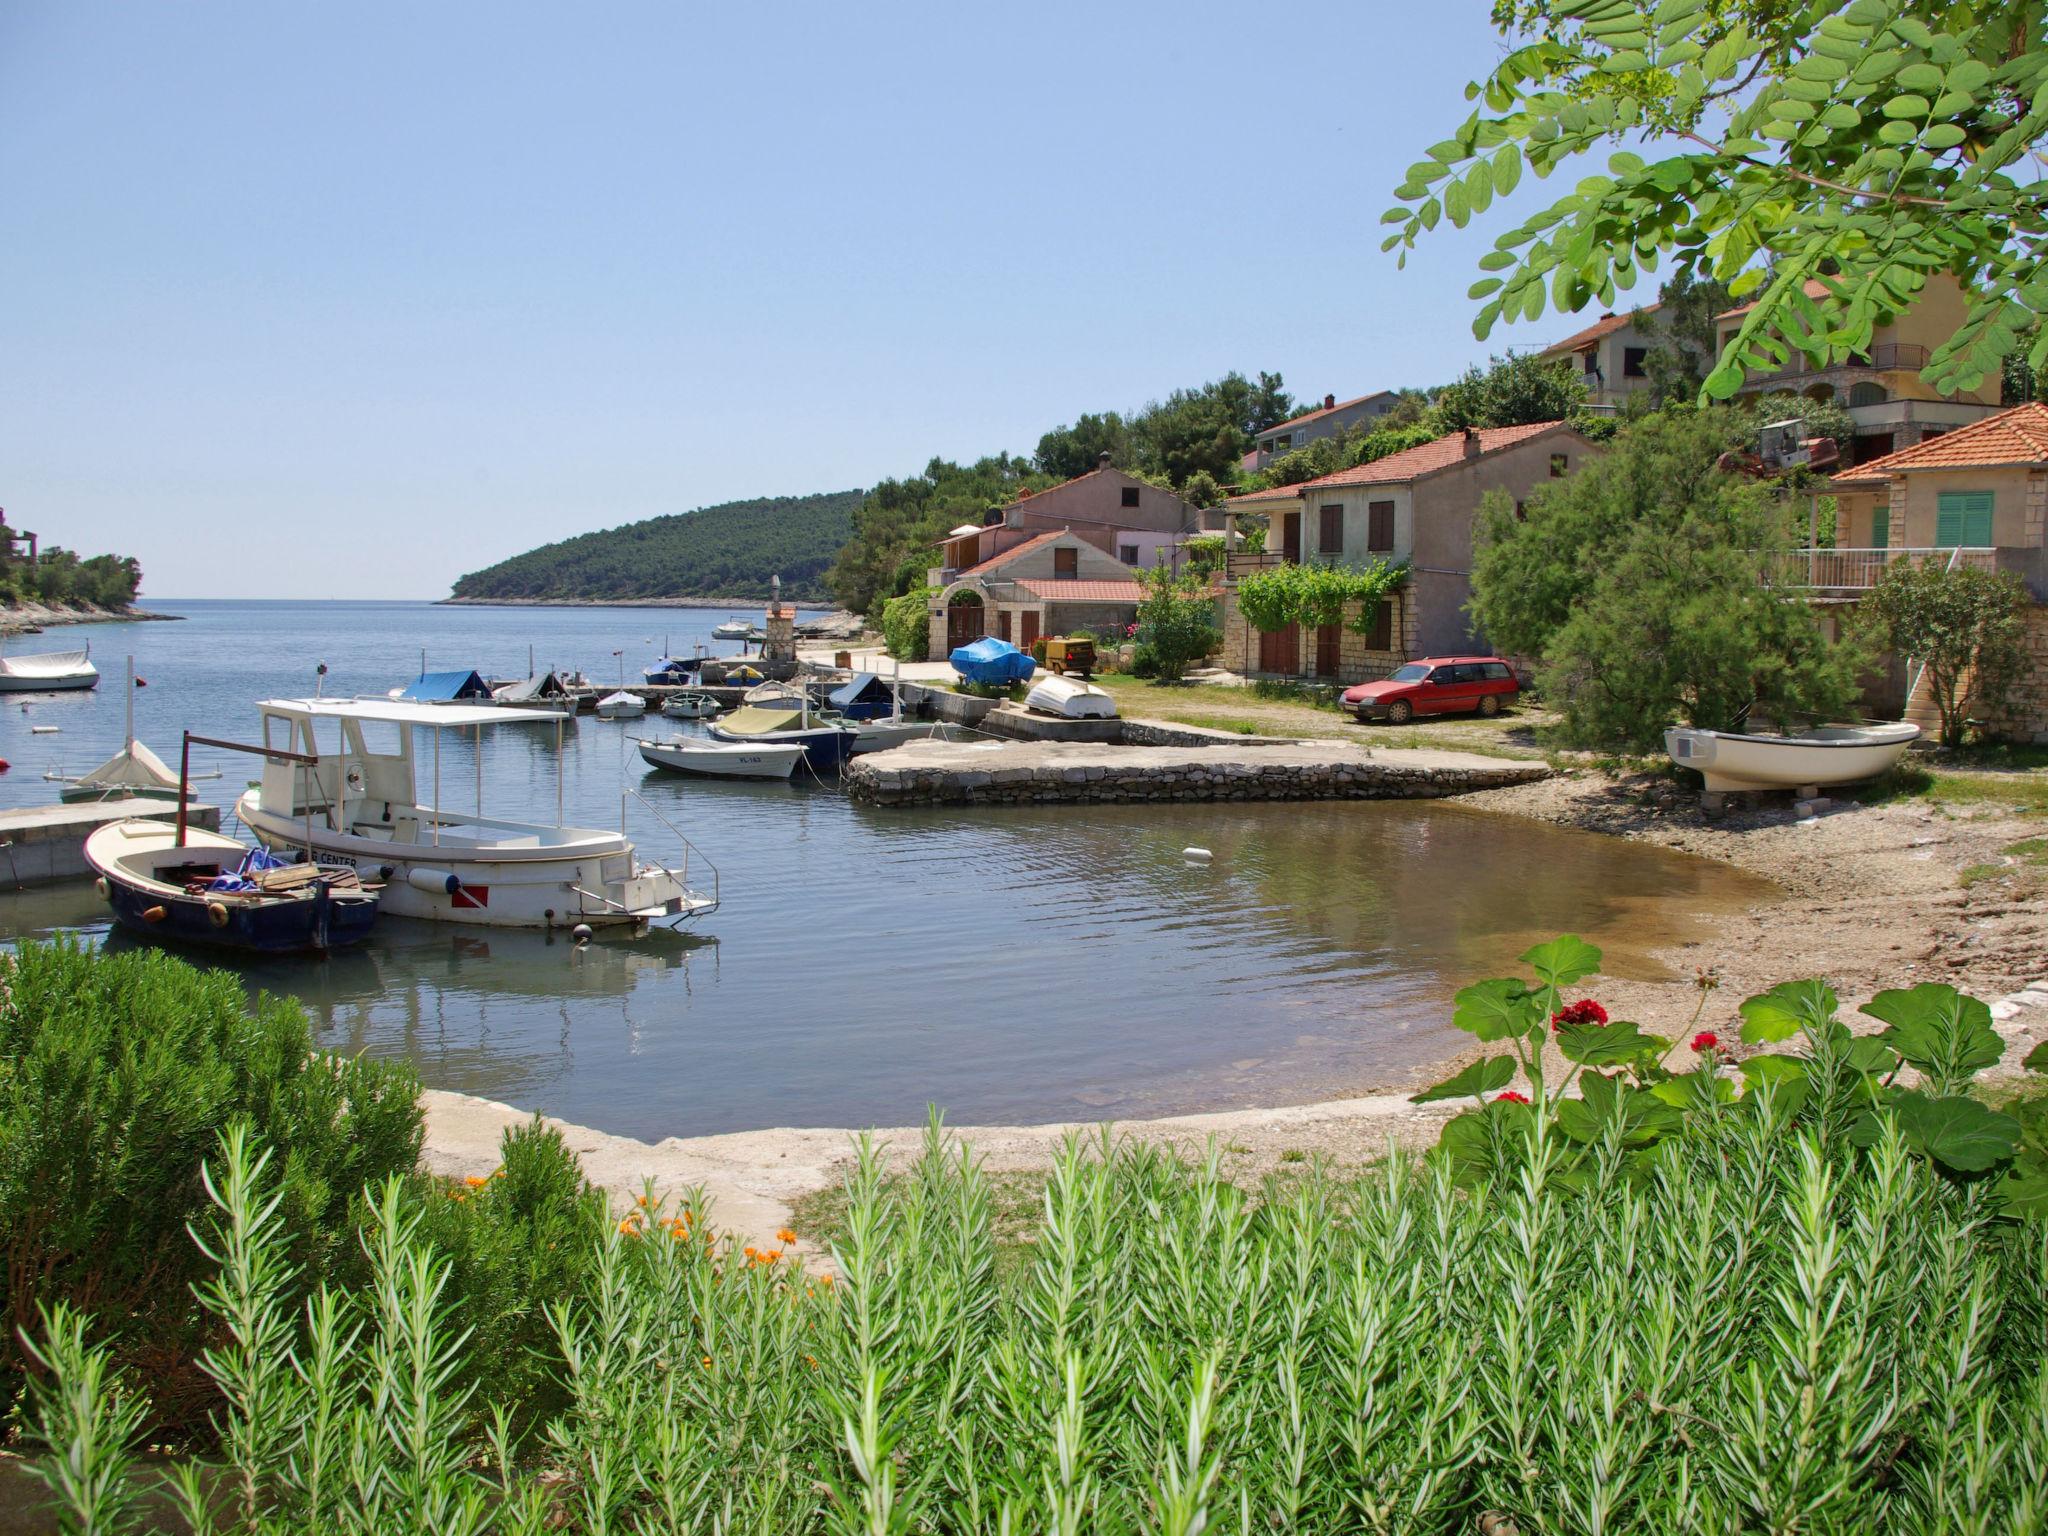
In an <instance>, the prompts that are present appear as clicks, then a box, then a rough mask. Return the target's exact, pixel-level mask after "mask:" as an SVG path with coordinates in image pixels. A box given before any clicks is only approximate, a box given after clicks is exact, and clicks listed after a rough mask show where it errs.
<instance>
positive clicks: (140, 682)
mask: <svg viewBox="0 0 2048 1536" xmlns="http://www.w3.org/2000/svg"><path fill="white" fill-rule="evenodd" d="M135 686H136V687H138V688H147V687H148V686H149V679H148V678H146V677H138V678H137V679H135Z"/></svg>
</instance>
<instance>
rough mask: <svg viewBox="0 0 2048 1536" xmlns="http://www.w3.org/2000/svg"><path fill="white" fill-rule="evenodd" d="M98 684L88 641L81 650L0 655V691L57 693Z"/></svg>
mask: <svg viewBox="0 0 2048 1536" xmlns="http://www.w3.org/2000/svg"><path fill="white" fill-rule="evenodd" d="M99 685H100V669H99V668H98V667H96V666H94V665H93V664H92V647H91V646H90V645H88V646H87V647H86V648H85V649H84V650H82V651H41V652H38V653H37V654H35V655H33V656H0V693H57V692H60V691H63V690H66V689H72V688H97V687H99Z"/></svg>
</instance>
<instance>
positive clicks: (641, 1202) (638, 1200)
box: [633, 1195, 647, 1211]
mask: <svg viewBox="0 0 2048 1536" xmlns="http://www.w3.org/2000/svg"><path fill="white" fill-rule="evenodd" d="M633 1203H634V1204H635V1205H637V1206H639V1207H640V1209H641V1210H643V1211H644V1210H646V1209H647V1197H646V1196H645V1195H635V1196H634V1197H633Z"/></svg>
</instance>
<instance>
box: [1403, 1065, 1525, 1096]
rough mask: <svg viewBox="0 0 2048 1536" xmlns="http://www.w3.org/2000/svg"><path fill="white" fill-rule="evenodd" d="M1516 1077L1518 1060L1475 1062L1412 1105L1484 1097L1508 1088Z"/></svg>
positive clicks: (1426, 1092) (1422, 1094)
mask: <svg viewBox="0 0 2048 1536" xmlns="http://www.w3.org/2000/svg"><path fill="white" fill-rule="evenodd" d="M1514 1075H1515V1059H1514V1057H1512V1056H1488V1057H1486V1058H1484V1059H1483V1060H1480V1061H1475V1062H1473V1063H1472V1065H1471V1066H1469V1067H1467V1068H1465V1070H1464V1071H1462V1072H1455V1073H1453V1074H1452V1075H1451V1076H1449V1077H1447V1078H1445V1079H1444V1080H1443V1081H1442V1082H1440V1083H1438V1084H1436V1085H1435V1086H1434V1087H1431V1088H1425V1089H1423V1090H1422V1092H1420V1093H1418V1094H1416V1095H1415V1097H1414V1098H1412V1099H1410V1100H1409V1101H1408V1102H1409V1103H1411V1104H1434V1103H1435V1102H1436V1101H1437V1100H1439V1099H1463V1098H1473V1097H1484V1096H1485V1095H1486V1094H1489V1093H1492V1092H1493V1091H1494V1089H1496V1088H1505V1087H1507V1085H1508V1083H1509V1082H1510V1081H1511V1080H1512V1079H1513V1077H1514Z"/></svg>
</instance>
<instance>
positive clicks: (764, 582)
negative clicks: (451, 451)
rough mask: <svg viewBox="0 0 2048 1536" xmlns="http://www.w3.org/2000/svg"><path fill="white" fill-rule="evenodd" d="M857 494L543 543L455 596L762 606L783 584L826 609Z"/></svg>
mask: <svg viewBox="0 0 2048 1536" xmlns="http://www.w3.org/2000/svg"><path fill="white" fill-rule="evenodd" d="M860 497H861V493H860V492H859V491H830V492H827V493H825V494H824V495H819V496H763V497H761V498H759V499H758V500H754V501H728V502H724V503H722V504H721V505H719V506H715V507H700V508H699V509H698V510H697V511H695V512H679V513H676V514H674V515H672V516H669V517H650V518H648V519H647V520H646V521H645V522H640V523H626V524H624V525H623V526H621V527H618V528H605V529H601V530H600V531H598V532H596V533H580V534H578V535H577V536H576V537H575V538H573V539H563V540H562V541H561V542H560V543H558V544H543V545H542V546H541V547H540V548H539V549H530V550H528V551H527V552H526V553H525V554H523V555H514V556H513V557H512V558H511V559H510V560H501V561H499V562H498V563H497V564H496V565H493V566H487V567H485V568H484V569H483V570H481V571H472V572H470V573H469V574H468V575H467V576H464V577H462V578H461V579H459V580H458V581H457V582H456V583H455V595H456V596H457V597H466V598H475V599H481V600H490V599H499V600H503V599H506V598H526V599H554V600H558V601H571V602H573V601H577V600H590V599H630V598H659V597H712V598H736V599H737V598H761V597H766V596H767V595H768V578H769V577H771V576H777V575H779V576H781V578H782V592H783V595H784V596H785V597H790V598H794V599H796V600H797V601H799V602H819V603H822V602H827V601H829V600H830V598H829V594H828V593H827V591H826V588H825V581H824V576H825V569H826V567H827V566H829V565H831V563H832V557H833V556H834V555H836V554H838V553H839V550H840V547H841V546H842V545H844V544H845V543H846V541H847V539H848V538H849V537H851V536H852V533H853V509H854V508H855V507H857V506H859V505H860Z"/></svg>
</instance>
